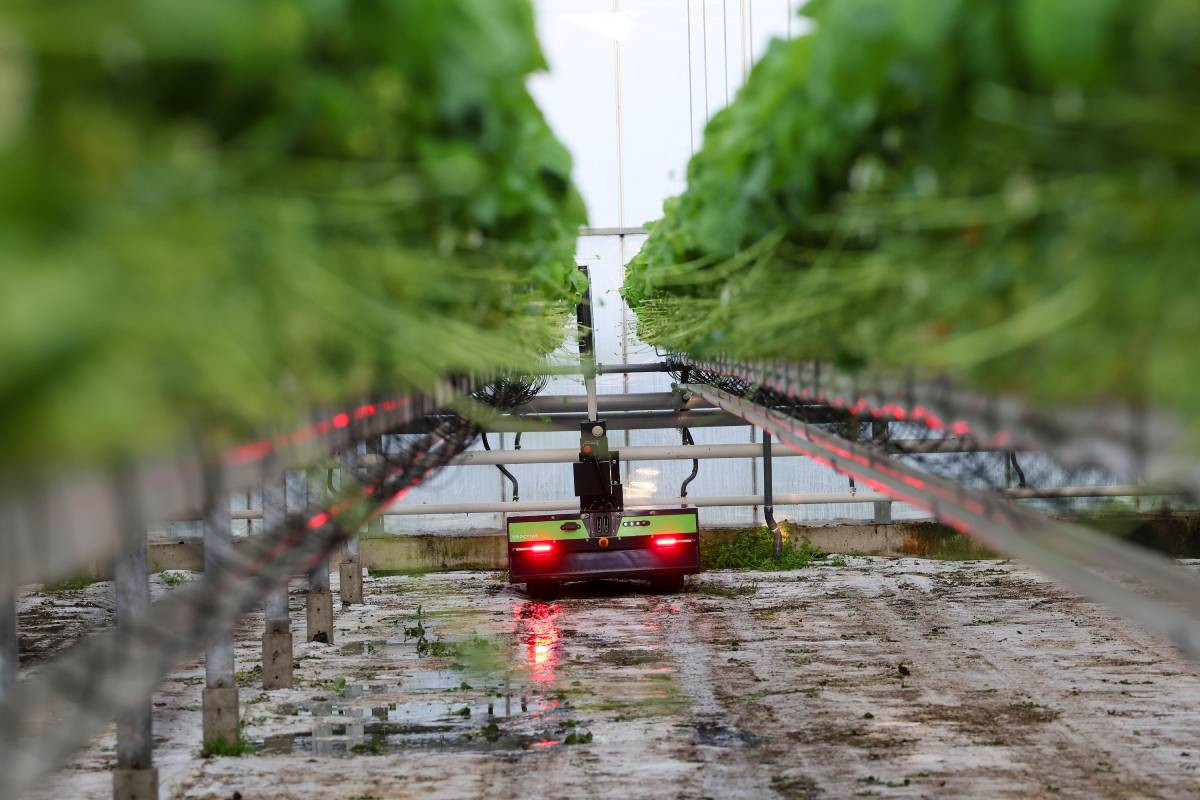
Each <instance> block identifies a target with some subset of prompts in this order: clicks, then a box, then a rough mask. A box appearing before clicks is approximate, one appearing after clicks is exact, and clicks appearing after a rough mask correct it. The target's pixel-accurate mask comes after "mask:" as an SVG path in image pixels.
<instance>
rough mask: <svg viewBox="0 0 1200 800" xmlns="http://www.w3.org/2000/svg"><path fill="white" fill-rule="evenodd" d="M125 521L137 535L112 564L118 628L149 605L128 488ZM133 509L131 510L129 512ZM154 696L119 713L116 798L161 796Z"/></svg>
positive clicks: (142, 542)
mask: <svg viewBox="0 0 1200 800" xmlns="http://www.w3.org/2000/svg"><path fill="white" fill-rule="evenodd" d="M122 495H123V502H124V503H125V504H126V506H127V508H126V513H125V520H124V523H125V524H126V525H131V526H136V528H133V529H131V532H132V530H137V531H138V533H137V537H136V539H135V540H134V541H133V542H132V543H131V544H130V545H129V546H128V547H127V548H126V549H125V551H124V552H122V553H121V555H120V556H118V557H117V561H116V563H115V564H114V565H113V590H114V594H115V595H116V597H115V599H116V616H117V629H118V630H121V629H124V628H128V626H129V625H130V624H132V623H133V622H134V621H135V620H137V619H139V618H140V617H142V616H144V615H145V614H146V612H147V610H148V609H149V608H150V577H149V556H148V553H147V542H146V533H145V530H146V529H145V526H144V524H143V523H142V521H141V519H140V517H141V514H140V511H139V510H138V509H136V508H135V507H134V503H135V502H136V500H135V499H134V496H133V495H132V494H131V493H129V492H128V490H126V491H125V492H123V493H122ZM130 512H132V513H130ZM152 725H153V723H152V719H151V699H150V698H149V697H147V698H146V699H145V700H144V701H142V702H140V703H138V704H137V705H136V706H133V707H131V708H127V709H125V710H124V711H123V712H122V713H121V714H118V715H117V766H116V769H114V770H113V800H158V769H157V768H156V767H155V766H154V736H153V729H152Z"/></svg>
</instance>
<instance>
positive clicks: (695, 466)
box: [679, 428, 700, 497]
mask: <svg viewBox="0 0 1200 800" xmlns="http://www.w3.org/2000/svg"><path fill="white" fill-rule="evenodd" d="M681 430H682V431H683V443H684V444H685V445H695V444H696V442H695V440H693V439H692V432H691V431H690V430H688V429H687V428H683V429H681ZM698 474H700V459H698V458H693V459H692V471H691V474H689V475H688V476H687V477H686V478H684V481H683V484H682V485H681V486H680V487H679V496H680V497H687V487H688V484H689V483H691V482H692V481H694V480H696V476H697V475H698Z"/></svg>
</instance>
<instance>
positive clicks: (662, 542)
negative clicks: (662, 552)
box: [654, 536, 679, 547]
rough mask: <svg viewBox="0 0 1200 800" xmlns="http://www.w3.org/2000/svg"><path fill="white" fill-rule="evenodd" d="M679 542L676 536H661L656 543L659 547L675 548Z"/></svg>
mask: <svg viewBox="0 0 1200 800" xmlns="http://www.w3.org/2000/svg"><path fill="white" fill-rule="evenodd" d="M678 542H679V540H678V539H676V538H675V537H674V536H660V537H658V538H657V539H655V540H654V543H655V544H656V545H658V546H659V547H674V546H675V545H676V544H678Z"/></svg>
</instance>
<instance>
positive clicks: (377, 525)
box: [367, 436, 383, 539]
mask: <svg viewBox="0 0 1200 800" xmlns="http://www.w3.org/2000/svg"><path fill="white" fill-rule="evenodd" d="M382 453H383V437H382V436H372V437H371V438H370V439H368V440H367V454H368V455H369V456H371V457H373V458H379V457H380V455H381V454H382ZM379 536H383V514H375V515H374V516H372V517H371V519H370V520H369V521H368V522H367V538H368V539H370V538H376V537H379Z"/></svg>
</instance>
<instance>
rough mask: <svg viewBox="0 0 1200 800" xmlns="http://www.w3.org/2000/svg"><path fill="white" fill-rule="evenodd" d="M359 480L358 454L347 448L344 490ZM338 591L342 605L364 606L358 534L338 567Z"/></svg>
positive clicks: (344, 465) (347, 544) (351, 539)
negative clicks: (356, 604)
mask: <svg viewBox="0 0 1200 800" xmlns="http://www.w3.org/2000/svg"><path fill="white" fill-rule="evenodd" d="M357 479H358V452H357V451H355V450H354V449H353V448H347V449H346V450H345V451H343V452H342V488H343V490H345V488H346V487H347V486H349V485H350V484H351V483H353V482H354V481H356V480H357ZM338 591H339V593H340V594H341V597H342V605H343V606H350V605H353V604H355V603H358V604H359V605H362V601H363V577H362V561H360V560H359V557H358V535H357V532H356V533H355V535H354V536H351V537H350V538H349V540H347V542H346V544H345V547H344V548H343V552H342V563H341V565H340V566H339V567H338Z"/></svg>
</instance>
